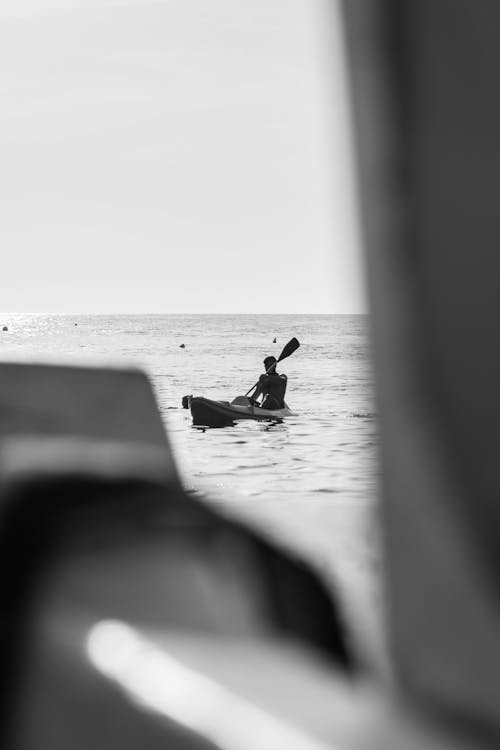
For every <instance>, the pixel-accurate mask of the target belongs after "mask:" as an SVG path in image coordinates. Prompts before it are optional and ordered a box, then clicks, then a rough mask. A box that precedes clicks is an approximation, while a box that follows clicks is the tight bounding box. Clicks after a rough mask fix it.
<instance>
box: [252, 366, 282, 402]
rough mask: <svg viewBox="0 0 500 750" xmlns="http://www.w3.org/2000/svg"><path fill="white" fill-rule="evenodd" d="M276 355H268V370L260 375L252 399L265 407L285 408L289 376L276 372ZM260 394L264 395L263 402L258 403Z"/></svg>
mask: <svg viewBox="0 0 500 750" xmlns="http://www.w3.org/2000/svg"><path fill="white" fill-rule="evenodd" d="M276 365H277V359H276V357H266V358H265V360H264V367H265V368H266V371H265V373H264V374H263V375H261V376H260V378H259V380H258V383H257V385H256V390H255V393H254V395H253V398H252V399H251V401H252V403H253V404H255V405H259V406H261V407H262V408H263V409H283V408H284V407H285V392H286V386H287V381H288V378H287V376H286V375H279V374H278V373H277V372H276ZM259 396H262V397H263V400H262V403H261V404H257V399H258V398H259Z"/></svg>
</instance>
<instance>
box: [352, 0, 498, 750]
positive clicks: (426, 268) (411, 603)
mask: <svg viewBox="0 0 500 750" xmlns="http://www.w3.org/2000/svg"><path fill="white" fill-rule="evenodd" d="M344 8H345V11H346V19H347V32H348V49H349V58H350V66H351V72H352V84H353V97H354V113H355V124H356V131H357V148H358V160H359V166H360V174H361V193H362V204H363V229H364V235H365V245H366V249H367V262H368V275H369V284H370V292H371V302H372V314H373V331H374V342H373V343H374V353H375V366H376V378H377V388H378V393H377V396H378V404H379V410H380V414H381V439H382V462H383V465H382V468H383V514H384V519H383V523H384V534H385V539H386V543H387V590H388V598H389V617H388V624H389V638H390V643H389V645H390V651H391V654H392V657H393V665H394V672H395V691H396V692H397V694H398V695H399V697H400V698H401V699H402V700H404V701H405V702H406V703H407V704H408V705H411V706H413V707H414V708H417V707H418V710H420V711H423V712H425V715H427V716H433V717H434V718H436V719H438V720H439V721H440V722H441V723H442V724H443V726H447V727H448V728H449V730H450V731H458V732H459V733H460V735H461V737H462V738H463V741H464V742H465V743H466V744H467V743H468V745H469V746H472V745H474V746H476V744H479V743H480V740H481V741H483V742H484V743H485V746H489V747H499V746H500V712H499V709H498V696H499V693H500V628H499V610H500V585H499V584H500V566H499V550H500V544H499V541H500V505H499V498H500V473H499V472H498V455H499V453H500V399H499V398H498V384H499V382H500V350H499V348H498V346H497V339H498V323H499V321H500V295H499V292H498V279H499V277H500V255H499V252H498V251H499V248H500V211H499V209H498V195H499V188H500V148H499V132H500V100H499V97H498V95H497V88H498V85H497V78H498V73H497V71H498V69H499V67H500V6H499V5H498V3H495V2H492V0H486V1H485V0H481V1H480V2H477V3H467V2H463V1H462V0H459V1H458V2H447V1H444V0H437V1H433V2H429V1H428V0H411V1H408V0H403V1H401V0H385V1H384V2H373V1H372V0H369V1H368V2H365V1H362V0H346V2H345V3H344Z"/></svg>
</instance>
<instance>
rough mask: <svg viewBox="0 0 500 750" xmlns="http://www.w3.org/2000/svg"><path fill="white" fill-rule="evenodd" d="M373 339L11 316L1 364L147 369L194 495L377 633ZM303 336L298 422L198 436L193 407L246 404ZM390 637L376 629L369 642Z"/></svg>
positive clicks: (289, 365) (326, 328) (218, 324)
mask: <svg viewBox="0 0 500 750" xmlns="http://www.w3.org/2000/svg"><path fill="white" fill-rule="evenodd" d="M3 326H8V329H9V330H8V331H7V332H1V328H2V327H3ZM368 335H369V318H368V316H363V315H355V316H350V315H34V314H33V315H32V314H30V315H28V314H26V315H25V314H22V315H21V314H16V315H5V314H4V315H3V316H1V318H0V359H1V358H8V359H12V358H15V359H19V360H23V361H35V360H36V361H40V360H49V361H58V360H60V359H62V360H64V361H65V362H67V361H68V360H69V361H74V362H78V363H86V362H88V361H91V362H92V363H95V362H98V363H103V364H107V363H113V364H123V365H134V366H139V367H141V368H143V369H144V370H146V372H147V373H148V374H149V376H150V378H151V380H152V383H153V386H154V390H155V393H156V396H157V400H158V404H159V408H160V410H161V413H162V416H163V418H164V421H165V424H166V428H167V431H168V434H169V437H170V442H171V445H172V448H173V451H174V453H175V456H176V460H177V463H178V466H179V469H180V472H181V476H182V479H183V482H184V484H185V486H186V488H187V489H188V490H189V491H190V492H192V493H197V494H198V495H199V496H200V498H201V499H202V501H204V502H209V503H212V504H214V505H216V506H217V507H218V508H219V510H220V512H223V513H227V514H233V515H236V516H238V517H240V518H244V519H245V521H246V522H247V523H248V524H251V525H252V526H257V527H258V528H259V529H260V530H261V532H262V533H264V534H266V535H269V536H271V537H272V538H274V539H275V540H276V541H277V542H278V543H279V544H282V545H284V546H287V547H288V548H290V549H292V550H297V551H299V552H300V553H301V554H303V555H305V556H306V557H307V558H308V559H310V560H311V561H312V562H313V563H314V564H315V565H316V566H317V567H318V568H319V569H320V571H321V572H322V573H323V574H324V575H325V576H326V578H327V580H328V581H329V582H331V583H332V586H334V587H336V588H337V589H338V588H339V587H340V588H341V589H342V592H343V596H344V597H345V601H346V606H347V608H348V609H350V610H351V612H354V619H355V620H356V621H360V620H361V619H363V618H365V620H369V621H370V622H372V623H374V622H375V619H376V618H375V615H374V610H375V609H376V608H377V607H378V594H377V592H376V589H377V581H378V567H379V559H380V556H379V551H378V541H377V539H378V536H377V523H376V514H375V512H374V508H375V495H376V486H377V475H378V469H377V420H376V414H375V407H374V402H373V372H372V367H371V364H370V357H369V341H368ZM292 336H296V337H297V338H298V339H299V341H300V343H301V346H300V348H299V349H298V350H297V351H296V352H295V353H294V354H293V355H292V356H291V357H290V358H288V359H286V360H284V361H283V362H282V363H280V365H279V368H278V369H279V371H280V372H285V373H286V374H287V375H288V390H287V395H286V400H287V403H288V404H289V405H290V406H291V407H292V409H293V410H294V411H295V412H296V414H297V416H294V417H291V418H288V419H287V420H285V421H284V422H283V423H281V424H271V425H269V424H266V423H251V422H242V423H240V424H238V425H236V426H235V427H226V428H223V429H212V430H206V431H201V430H199V429H196V428H194V427H193V426H192V425H191V417H190V413H189V411H187V410H185V409H183V408H182V406H181V400H182V397H183V396H184V395H186V394H194V395H204V396H207V397H209V398H214V399H226V400H230V399H232V398H233V397H234V396H237V395H241V394H244V393H245V392H246V391H247V390H248V389H249V388H250V387H251V386H252V385H253V384H254V383H255V381H256V380H257V378H258V376H259V374H260V373H261V372H262V371H263V366H262V360H263V358H264V356H266V355H268V354H273V355H275V356H278V355H279V353H280V352H281V350H282V348H283V346H284V345H285V344H286V342H287V341H288V340H289V339H290V338H291V337H292ZM274 338H276V340H277V341H276V343H273V339H274ZM181 344H184V345H185V346H184V348H181ZM370 615H374V617H373V618H371V617H370ZM365 625H366V622H365ZM378 637H379V633H378V631H377V627H376V626H375V625H374V627H373V628H371V626H370V629H369V632H368V633H367V632H365V633H364V634H363V638H364V639H365V641H366V640H370V639H371V640H372V641H373V639H377V638H378Z"/></svg>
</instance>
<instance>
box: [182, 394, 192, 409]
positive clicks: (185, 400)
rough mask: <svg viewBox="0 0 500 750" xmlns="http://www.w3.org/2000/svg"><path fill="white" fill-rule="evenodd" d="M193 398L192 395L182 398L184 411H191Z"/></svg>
mask: <svg viewBox="0 0 500 750" xmlns="http://www.w3.org/2000/svg"><path fill="white" fill-rule="evenodd" d="M192 398H193V396H192V395H190V396H183V397H182V408H183V409H189V406H190V404H191V399H192Z"/></svg>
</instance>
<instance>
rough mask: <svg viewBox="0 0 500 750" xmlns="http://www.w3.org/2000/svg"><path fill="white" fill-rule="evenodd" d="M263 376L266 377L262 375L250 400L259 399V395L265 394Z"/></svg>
mask: <svg viewBox="0 0 500 750" xmlns="http://www.w3.org/2000/svg"><path fill="white" fill-rule="evenodd" d="M263 377H264V376H263V375H261V376H260V378H259V382H258V383H257V385H256V386H255V393H254V394H253V396H250V400H251V401H257V399H258V398H259V396H262V395H263V394H264V390H263V387H262V378H263Z"/></svg>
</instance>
